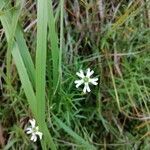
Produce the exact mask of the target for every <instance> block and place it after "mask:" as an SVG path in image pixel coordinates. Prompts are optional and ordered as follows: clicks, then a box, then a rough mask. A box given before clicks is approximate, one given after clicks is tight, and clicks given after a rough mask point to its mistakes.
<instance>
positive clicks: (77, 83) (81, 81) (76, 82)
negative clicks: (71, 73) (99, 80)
mask: <svg viewBox="0 0 150 150" xmlns="http://www.w3.org/2000/svg"><path fill="white" fill-rule="evenodd" d="M74 83H75V84H76V88H78V87H79V86H80V85H81V84H83V83H84V81H83V80H76V81H75V82H74Z"/></svg>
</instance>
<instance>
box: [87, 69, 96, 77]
mask: <svg viewBox="0 0 150 150" xmlns="http://www.w3.org/2000/svg"><path fill="white" fill-rule="evenodd" d="M93 73H94V71H93V70H91V71H90V68H88V69H87V73H86V77H88V78H89V77H90V76H91V75H92V74H93Z"/></svg>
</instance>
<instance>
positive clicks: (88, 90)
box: [83, 83, 91, 93]
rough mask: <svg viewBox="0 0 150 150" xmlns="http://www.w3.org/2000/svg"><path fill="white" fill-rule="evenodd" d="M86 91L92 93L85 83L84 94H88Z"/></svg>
mask: <svg viewBox="0 0 150 150" xmlns="http://www.w3.org/2000/svg"><path fill="white" fill-rule="evenodd" d="M86 91H87V92H90V91H91V90H90V87H89V84H88V83H85V85H84V88H83V92H84V93H86Z"/></svg>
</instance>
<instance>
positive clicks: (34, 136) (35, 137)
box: [30, 134, 37, 142]
mask: <svg viewBox="0 0 150 150" xmlns="http://www.w3.org/2000/svg"><path fill="white" fill-rule="evenodd" d="M30 140H31V141H33V142H36V140H37V136H36V135H35V134H32V136H31V138H30Z"/></svg>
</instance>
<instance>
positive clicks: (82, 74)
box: [76, 70, 85, 78]
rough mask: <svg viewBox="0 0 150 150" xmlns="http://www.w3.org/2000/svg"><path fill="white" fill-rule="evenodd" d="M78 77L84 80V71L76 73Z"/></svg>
mask: <svg viewBox="0 0 150 150" xmlns="http://www.w3.org/2000/svg"><path fill="white" fill-rule="evenodd" d="M76 75H77V76H79V77H80V78H84V77H85V75H84V73H83V70H80V71H79V72H77V73H76Z"/></svg>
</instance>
